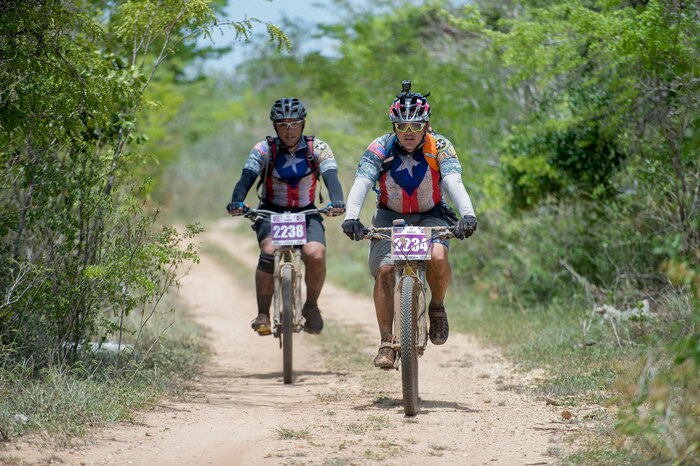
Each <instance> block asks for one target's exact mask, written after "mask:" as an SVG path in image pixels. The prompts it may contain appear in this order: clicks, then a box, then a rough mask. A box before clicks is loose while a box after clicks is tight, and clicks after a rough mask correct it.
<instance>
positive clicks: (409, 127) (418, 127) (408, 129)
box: [394, 121, 425, 133]
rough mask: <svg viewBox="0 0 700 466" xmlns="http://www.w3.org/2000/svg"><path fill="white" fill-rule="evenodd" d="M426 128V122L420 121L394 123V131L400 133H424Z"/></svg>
mask: <svg viewBox="0 0 700 466" xmlns="http://www.w3.org/2000/svg"><path fill="white" fill-rule="evenodd" d="M423 128H425V122H420V121H402V122H401V123H394V129H395V130H396V131H398V132H399V133H417V132H419V131H423Z"/></svg>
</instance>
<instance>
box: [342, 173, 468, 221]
mask: <svg viewBox="0 0 700 466" xmlns="http://www.w3.org/2000/svg"><path fill="white" fill-rule="evenodd" d="M442 185H443V186H444V187H445V190H446V191H447V194H449V196H450V199H452V202H453V203H454V205H455V207H457V210H458V211H459V213H460V215H461V216H462V217H464V216H465V215H472V216H474V217H476V214H475V213H474V207H473V206H472V200H471V199H470V198H469V194H467V190H466V188H465V187H464V184H462V175H460V174H459V173H450V174H449V175H445V176H444V177H443V178H442ZM353 187H354V186H353Z"/></svg>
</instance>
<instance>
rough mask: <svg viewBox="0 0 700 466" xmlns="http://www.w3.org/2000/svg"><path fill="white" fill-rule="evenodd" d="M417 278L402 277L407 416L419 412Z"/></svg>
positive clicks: (404, 397)
mask: <svg viewBox="0 0 700 466" xmlns="http://www.w3.org/2000/svg"><path fill="white" fill-rule="evenodd" d="M416 280H417V279H416V278H415V277H402V278H401V281H400V282H399V286H400V287H401V289H400V296H401V385H402V387H403V409H404V413H405V414H406V416H415V415H416V413H417V412H418V349H417V348H416V340H417V337H418V328H417V319H418V309H417V306H418V299H417V293H418V289H419V287H418V283H416Z"/></svg>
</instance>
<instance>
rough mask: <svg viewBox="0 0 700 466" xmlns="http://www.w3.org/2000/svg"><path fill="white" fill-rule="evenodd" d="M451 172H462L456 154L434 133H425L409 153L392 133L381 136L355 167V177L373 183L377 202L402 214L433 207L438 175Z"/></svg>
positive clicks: (439, 194)
mask: <svg viewBox="0 0 700 466" xmlns="http://www.w3.org/2000/svg"><path fill="white" fill-rule="evenodd" d="M382 166H383V168H382ZM387 166H388V169H387ZM382 171H384V173H382ZM450 173H458V174H460V175H461V173H462V168H461V166H460V163H459V159H458V158H457V153H456V152H455V150H454V146H453V145H452V143H451V142H450V141H449V140H448V139H447V138H445V137H444V136H441V135H439V134H436V133H427V134H426V135H425V138H424V140H423V143H422V145H421V146H419V147H418V148H417V149H416V150H415V151H414V153H413V154H411V155H409V154H407V153H406V151H405V150H404V149H403V148H402V147H401V145H400V144H399V143H398V141H397V139H396V136H395V135H394V133H389V134H385V135H383V136H380V137H378V138H377V139H375V140H374V141H372V143H371V144H370V145H369V147H367V150H366V151H365V153H364V154H363V155H362V159H361V160H360V165H359V166H358V168H357V176H363V177H365V178H368V179H369V180H370V181H372V183H374V184H375V191H377V204H378V205H379V206H380V207H382V208H387V209H390V210H393V211H394V212H398V213H402V214H410V213H422V212H427V211H429V210H430V209H432V208H433V207H435V206H436V205H437V204H438V203H439V202H440V201H441V200H442V190H441V189H440V180H441V175H442V176H445V175H448V174H450Z"/></svg>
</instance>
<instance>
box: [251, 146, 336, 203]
mask: <svg viewBox="0 0 700 466" xmlns="http://www.w3.org/2000/svg"><path fill="white" fill-rule="evenodd" d="M274 143H275V144H277V155H276V157H275V159H274V163H273V164H272V166H269V167H268V163H269V161H270V156H271V151H270V145H269V144H268V141H267V139H265V140H262V141H260V142H258V143H256V144H255V145H254V146H253V149H252V150H251V152H250V154H249V155H248V159H247V160H246V163H245V166H244V167H243V168H244V170H245V169H247V170H251V171H252V172H254V173H255V175H257V176H259V177H261V178H262V180H263V201H265V202H268V203H271V204H274V205H277V206H280V207H286V208H295V207H305V206H307V205H310V204H311V203H313V201H314V196H315V194H316V189H317V188H318V180H317V178H316V174H315V173H314V167H312V166H311V165H310V163H309V161H308V160H307V154H308V150H309V147H308V144H307V139H306V138H305V137H302V138H301V141H300V143H299V147H298V148H297V150H296V151H295V152H294V153H293V154H290V153H289V151H288V150H287V149H286V148H285V147H284V146H283V145H282V144H280V141H279V138H274ZM313 158H314V160H315V162H316V163H315V165H316V166H317V167H318V170H319V171H320V173H321V174H323V173H325V172H327V171H328V170H337V169H338V164H337V162H336V160H335V158H334V157H333V151H332V150H331V148H330V147H329V146H328V144H326V143H325V142H324V141H322V140H320V139H318V138H316V139H313ZM266 171H267V173H266Z"/></svg>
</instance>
